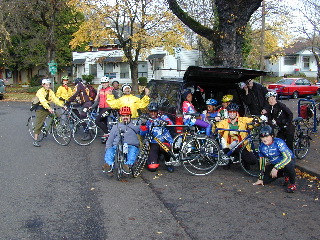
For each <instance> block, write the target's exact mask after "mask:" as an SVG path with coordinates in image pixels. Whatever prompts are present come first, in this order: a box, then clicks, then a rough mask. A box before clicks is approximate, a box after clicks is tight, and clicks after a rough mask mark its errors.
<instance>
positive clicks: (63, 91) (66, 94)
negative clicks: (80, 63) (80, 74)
mask: <svg viewBox="0 0 320 240" xmlns="http://www.w3.org/2000/svg"><path fill="white" fill-rule="evenodd" d="M61 80H62V85H61V86H60V87H58V89H57V92H56V97H57V98H59V99H60V100H61V101H62V102H61V103H63V104H64V103H65V102H66V101H68V99H69V98H70V97H71V96H72V95H73V91H72V88H71V87H69V86H68V82H69V78H68V76H63V77H62V78H61Z"/></svg>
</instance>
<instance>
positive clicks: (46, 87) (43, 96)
mask: <svg viewBox="0 0 320 240" xmlns="http://www.w3.org/2000/svg"><path fill="white" fill-rule="evenodd" d="M41 83H42V88H40V89H39V90H38V91H37V93H36V97H37V98H38V99H39V105H38V106H37V108H36V123H35V126H34V140H35V141H34V142H33V146H35V147H40V144H39V142H38V136H39V134H40V132H41V128H42V125H43V123H44V121H45V119H46V117H47V116H48V115H49V114H51V113H54V109H53V108H52V107H51V106H50V102H53V103H55V104H57V105H58V106H60V107H64V108H65V109H66V107H65V106H64V105H63V103H61V101H60V100H59V98H57V97H56V95H55V94H54V92H53V91H52V90H51V89H50V87H51V81H50V79H42V81H41Z"/></svg>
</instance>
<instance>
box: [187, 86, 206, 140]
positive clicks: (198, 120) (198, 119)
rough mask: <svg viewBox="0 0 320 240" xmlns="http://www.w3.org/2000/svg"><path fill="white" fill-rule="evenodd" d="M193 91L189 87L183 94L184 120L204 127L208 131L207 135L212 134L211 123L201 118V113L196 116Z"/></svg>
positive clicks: (189, 123) (191, 124)
mask: <svg viewBox="0 0 320 240" xmlns="http://www.w3.org/2000/svg"><path fill="white" fill-rule="evenodd" d="M192 98H193V96H192V92H191V91H190V90H189V89H187V90H186V91H185V92H184V93H183V94H182V100H183V103H182V113H183V122H184V124H186V125H190V126H193V125H196V126H199V127H201V128H204V129H205V131H206V135H207V136H210V135H211V124H210V123H207V122H205V121H203V120H201V116H200V114H199V115H198V116H197V117H194V116H193V115H194V114H197V110H196V109H195V107H194V106H193V104H192Z"/></svg>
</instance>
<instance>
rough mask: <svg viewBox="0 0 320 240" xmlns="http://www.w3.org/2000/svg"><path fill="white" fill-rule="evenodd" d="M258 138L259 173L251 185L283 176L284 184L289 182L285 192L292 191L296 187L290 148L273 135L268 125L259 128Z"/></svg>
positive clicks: (268, 181)
mask: <svg viewBox="0 0 320 240" xmlns="http://www.w3.org/2000/svg"><path fill="white" fill-rule="evenodd" d="M260 138H261V144H260V147H259V155H260V174H259V179H258V181H256V182H255V183H253V185H264V184H268V183H271V182H273V181H274V180H276V179H277V178H279V177H285V185H286V184H289V185H288V187H287V192H288V193H293V192H294V191H295V190H296V188H297V187H296V184H295V179H296V171H295V169H294V166H295V161H294V159H293V154H292V152H291V150H290V149H289V148H288V146H287V145H286V143H285V141H284V140H282V139H280V138H275V137H274V133H273V130H272V128H271V127H270V126H268V125H267V126H264V127H262V128H261V130H260Z"/></svg>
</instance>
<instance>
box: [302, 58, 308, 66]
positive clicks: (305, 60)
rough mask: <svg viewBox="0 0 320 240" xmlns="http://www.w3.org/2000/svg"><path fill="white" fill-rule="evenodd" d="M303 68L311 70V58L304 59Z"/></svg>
mask: <svg viewBox="0 0 320 240" xmlns="http://www.w3.org/2000/svg"><path fill="white" fill-rule="evenodd" d="M302 61H303V68H305V69H309V68H310V57H303V58H302Z"/></svg>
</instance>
